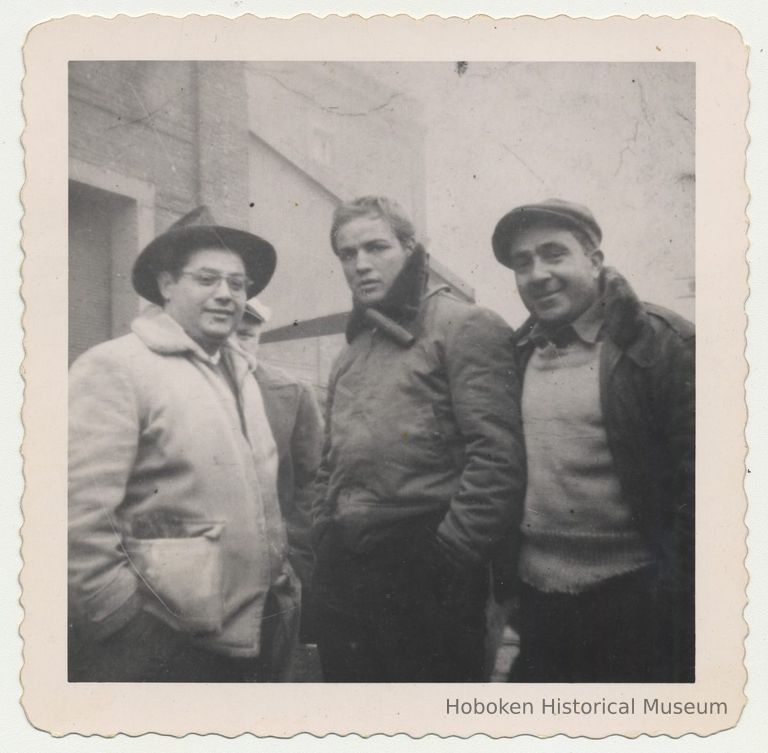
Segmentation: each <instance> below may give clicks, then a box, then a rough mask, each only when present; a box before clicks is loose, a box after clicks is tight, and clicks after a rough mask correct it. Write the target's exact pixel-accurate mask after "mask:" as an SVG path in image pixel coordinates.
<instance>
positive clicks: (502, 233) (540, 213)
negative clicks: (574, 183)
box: [491, 199, 603, 267]
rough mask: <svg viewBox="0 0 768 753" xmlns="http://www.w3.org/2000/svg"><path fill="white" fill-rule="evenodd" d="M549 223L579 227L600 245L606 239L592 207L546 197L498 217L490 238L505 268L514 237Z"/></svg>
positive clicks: (578, 228) (497, 256) (494, 250)
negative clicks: (535, 226) (525, 229)
mask: <svg viewBox="0 0 768 753" xmlns="http://www.w3.org/2000/svg"><path fill="white" fill-rule="evenodd" d="M547 223H556V224H557V225H562V226H565V227H570V228H576V229H577V230H580V231H581V232H582V233H585V234H586V236H587V237H588V238H589V239H590V240H591V241H592V243H593V244H594V245H595V247H597V248H599V247H600V241H601V240H602V239H603V231H602V230H601V229H600V225H598V224H597V220H596V219H595V217H594V215H593V214H592V212H590V211H589V209H587V208H586V207H583V206H581V204H574V203H573V202H571V201H565V200H564V199H547V200H546V201H542V202H540V203H539V204H526V205H524V206H521V207H516V208H515V209H513V210H512V211H511V212H507V214H505V215H504V216H503V217H502V218H501V219H500V220H499V222H498V224H497V225H496V229H495V230H494V232H493V239H492V241H491V242H492V245H493V253H494V254H495V256H496V259H497V260H498V261H499V262H501V263H502V264H503V265H504V266H505V267H508V266H510V263H509V247H510V245H511V243H512V241H513V240H514V238H515V236H516V235H517V234H518V233H519V232H520V231H521V230H523V229H524V228H528V227H531V226H532V225H537V224H547Z"/></svg>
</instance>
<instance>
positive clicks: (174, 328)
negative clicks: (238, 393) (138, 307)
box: [131, 304, 256, 384]
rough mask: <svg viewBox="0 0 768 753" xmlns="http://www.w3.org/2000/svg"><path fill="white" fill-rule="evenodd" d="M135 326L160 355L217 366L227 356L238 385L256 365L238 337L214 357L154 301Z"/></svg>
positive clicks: (142, 338) (132, 327) (135, 331)
mask: <svg viewBox="0 0 768 753" xmlns="http://www.w3.org/2000/svg"><path fill="white" fill-rule="evenodd" d="M131 329H132V330H133V332H134V333H135V334H136V335H137V337H138V338H139V339H140V340H141V341H142V342H143V343H144V344H145V345H146V346H147V347H148V348H149V349H150V350H151V351H154V352H155V353H158V354H160V355H164V356H171V355H184V354H188V355H190V356H192V357H193V358H196V359H198V360H200V361H203V362H204V363H207V364H208V365H210V366H216V365H217V364H218V363H219V360H220V359H222V358H223V359H224V361H225V363H226V364H227V366H228V367H229V368H230V370H231V372H232V374H233V375H234V376H235V379H236V380H237V383H238V384H239V383H240V381H241V379H242V378H243V377H244V376H245V374H246V373H248V372H251V371H253V370H254V369H255V368H256V361H255V359H254V358H253V357H252V356H251V355H250V354H249V353H246V352H245V351H244V350H243V349H242V348H241V347H240V346H239V345H238V344H237V342H236V341H235V340H234V338H230V339H228V340H227V341H226V342H225V343H224V344H223V345H222V346H221V349H220V350H219V352H218V353H216V354H215V355H214V356H211V355H209V354H208V353H206V351H205V350H203V348H201V347H200V346H199V345H198V344H197V343H196V342H195V341H194V340H193V339H192V338H191V337H190V336H189V335H188V334H187V333H186V332H185V331H184V329H183V328H182V326H181V325H180V324H179V323H178V322H177V321H176V320H175V319H174V318H173V317H171V316H169V315H168V314H166V313H165V311H163V309H162V308H160V307H159V306H156V305H154V304H153V305H151V306H148V307H147V309H146V310H145V311H144V312H143V313H142V314H141V315H140V316H138V317H137V318H136V319H134V320H133V323H132V324H131Z"/></svg>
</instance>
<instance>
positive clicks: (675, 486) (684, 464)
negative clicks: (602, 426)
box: [658, 335, 696, 595]
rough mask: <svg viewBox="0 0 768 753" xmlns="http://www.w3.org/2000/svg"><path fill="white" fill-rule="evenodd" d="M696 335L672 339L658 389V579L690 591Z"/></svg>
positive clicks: (693, 511) (692, 528) (682, 590)
mask: <svg viewBox="0 0 768 753" xmlns="http://www.w3.org/2000/svg"><path fill="white" fill-rule="evenodd" d="M695 342H696V340H695V336H693V335H690V336H688V337H682V338H675V341H674V346H673V347H672V348H671V352H670V357H669V359H667V360H666V363H665V364H664V370H663V372H664V373H663V374H660V375H659V378H660V380H661V382H660V384H659V385H658V389H659V390H660V392H661V394H662V395H664V400H663V401H662V402H661V404H660V406H659V414H658V421H659V423H660V424H661V425H663V426H664V427H665V431H664V433H665V435H666V436H665V439H666V442H665V443H664V446H666V448H667V451H668V453H669V455H668V457H667V458H665V459H664V460H665V461H666V462H664V463H663V464H662V463H661V462H660V463H659V467H664V468H666V469H667V478H665V479H663V481H662V483H663V485H664V487H665V488H666V491H667V494H666V495H664V496H665V498H666V509H665V510H663V511H662V513H661V514H662V516H663V521H662V525H661V529H662V531H663V532H664V534H665V535H664V536H662V542H661V544H662V547H663V551H662V561H663V564H664V568H665V570H666V572H665V573H663V574H662V575H663V581H666V583H667V584H668V586H669V588H670V589H671V590H673V591H677V592H678V593H682V594H688V595H692V594H693V590H694V578H695V573H694V566H695V556H694V549H695V523H696V520H695V486H696V478H695V474H696V449H695V446H696V377H695V368H696V357H695V353H696V347H695Z"/></svg>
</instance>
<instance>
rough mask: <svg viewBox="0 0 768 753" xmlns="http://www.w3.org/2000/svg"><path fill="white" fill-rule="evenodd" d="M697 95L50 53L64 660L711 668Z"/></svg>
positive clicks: (620, 675) (308, 66)
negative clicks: (704, 589) (697, 568)
mask: <svg viewBox="0 0 768 753" xmlns="http://www.w3.org/2000/svg"><path fill="white" fill-rule="evenodd" d="M695 91H696V66H695V64H694V63H690V62H663V63H650V62H637V63H630V62H611V63H609V62H562V63H560V62H530V63H526V62H478V61H445V62H399V63H394V62H319V61H318V62H246V61H241V62H232V61H228V62H217V61H175V62H169V61H151V60H142V61H80V62H78V61H72V62H70V63H69V91H68V100H69V120H68V124H69V249H68V254H69V312H68V315H69V344H68V351H69V361H70V370H69V391H68V392H69V446H68V460H69V475H68V480H69V490H68V536H69V538H68V564H69V570H68V586H69V590H68V636H69V641H68V677H69V681H70V682H74V683H77V682H116V683H120V682H145V683H157V682H191V683H250V682H253V683H263V682H295V683H319V682H325V683H384V682H386V683H490V682H494V683H692V682H694V681H695V678H696V662H695V644H696V641H695V629H694V623H695V619H694V616H695V598H694V561H695V557H694V552H695V526H694V522H695V515H694V509H695V504H694V467H695V374H694V368H695V339H694V324H693V322H694V318H695V316H694V315H695V310H694V304H695V292H696V290H695V253H694V240H695V239H694V228H695V201H694V200H695V182H696V175H695V159H694V157H695V154H694V147H695V135H696V131H695V125H694V124H695V120H696V117H695V116H696V108H695V104H696V103H695Z"/></svg>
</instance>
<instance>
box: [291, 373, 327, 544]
mask: <svg viewBox="0 0 768 753" xmlns="http://www.w3.org/2000/svg"><path fill="white" fill-rule="evenodd" d="M322 448H323V417H322V414H321V412H320V406H319V405H318V402H317V398H316V397H315V396H314V393H313V392H312V389H311V387H309V386H307V385H305V384H300V385H299V402H298V409H297V411H296V423H295V424H294V427H293V432H292V434H291V458H292V461H293V473H294V484H295V486H294V509H295V510H296V515H297V518H298V521H297V523H298V525H299V526H300V527H301V528H302V529H303V530H306V529H308V528H309V526H310V517H311V507H312V500H313V496H314V485H313V484H314V481H315V476H316V474H317V469H318V467H319V465H320V459H321V454H322ZM306 535H307V534H306V533H304V536H306Z"/></svg>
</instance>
